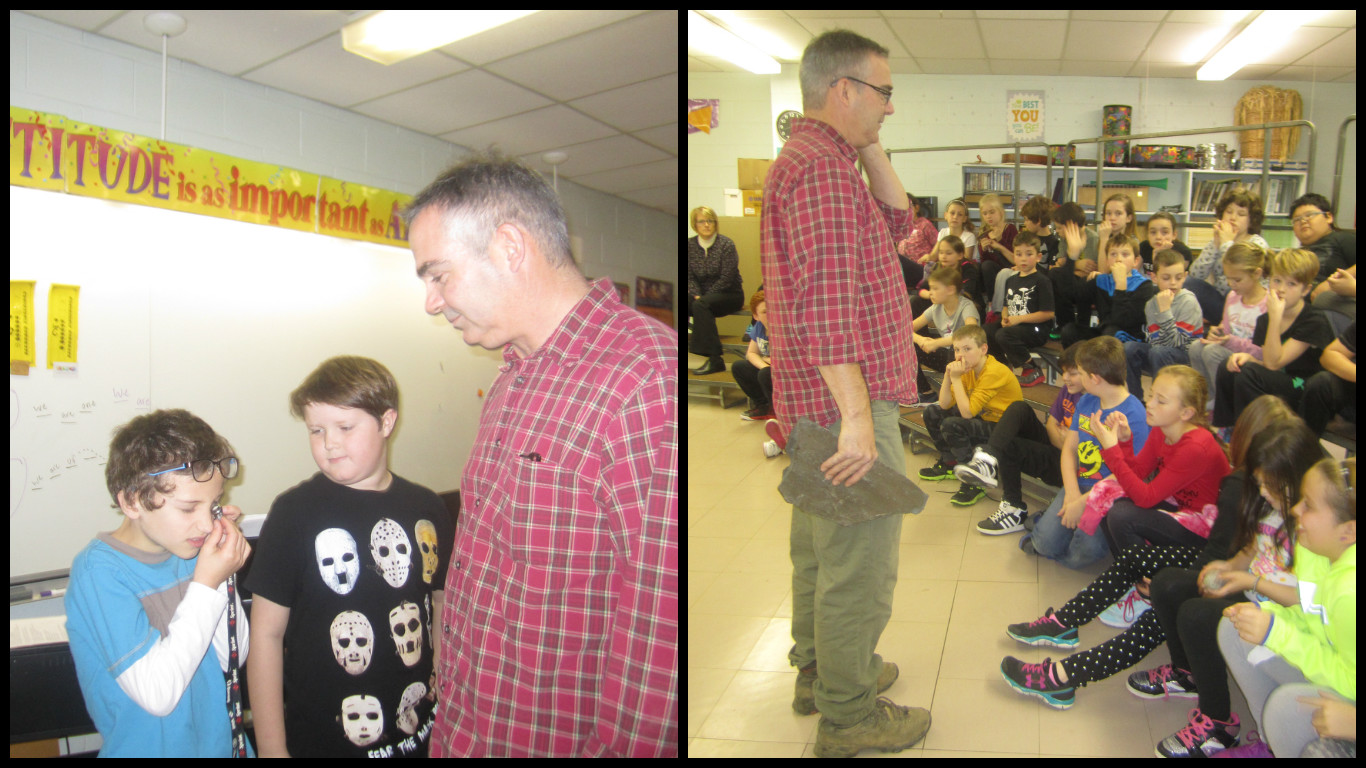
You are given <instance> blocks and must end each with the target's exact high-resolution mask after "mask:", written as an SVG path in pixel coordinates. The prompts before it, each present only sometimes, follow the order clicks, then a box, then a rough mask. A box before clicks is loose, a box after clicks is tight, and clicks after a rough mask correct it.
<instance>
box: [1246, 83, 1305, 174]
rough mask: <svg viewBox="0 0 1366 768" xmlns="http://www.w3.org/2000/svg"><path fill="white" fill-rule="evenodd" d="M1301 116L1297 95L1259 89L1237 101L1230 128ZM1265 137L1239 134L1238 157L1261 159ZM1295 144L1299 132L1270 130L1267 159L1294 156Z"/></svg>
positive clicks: (1264, 87) (1259, 133)
mask: <svg viewBox="0 0 1366 768" xmlns="http://www.w3.org/2000/svg"><path fill="white" fill-rule="evenodd" d="M1303 113H1304V103H1303V102H1302V101H1301V100H1300V92H1299V91H1294V90H1290V89H1282V88H1277V87H1275V86H1273V85H1259V86H1257V87H1256V88H1253V89H1252V90H1250V91H1248V92H1247V93H1245V94H1243V97H1242V98H1241V99H1238V106H1237V108H1236V109H1235V110H1234V125H1256V124H1257V123H1279V122H1284V121H1287V120H1299V119H1300V117H1301V116H1302V115H1303ZM1265 137H1266V132H1265V131H1243V132H1242V133H1241V134H1239V143H1240V145H1241V147H1240V148H1241V151H1240V153H1239V157H1245V158H1261V157H1265V155H1264V154H1263V152H1264V148H1263V146H1262V145H1263V144H1265V143H1266V142H1265ZM1299 143H1300V129H1299V128H1273V129H1271V159H1272V160H1286V159H1288V158H1289V157H1290V156H1291V155H1293V154H1295V147H1296V146H1297V145H1298V144H1299Z"/></svg>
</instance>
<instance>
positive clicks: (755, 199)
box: [740, 189, 764, 216]
mask: <svg viewBox="0 0 1366 768" xmlns="http://www.w3.org/2000/svg"><path fill="white" fill-rule="evenodd" d="M740 198H741V209H742V210H743V211H744V215H746V216H760V215H762V214H763V210H764V191H763V190H762V189H742V190H740Z"/></svg>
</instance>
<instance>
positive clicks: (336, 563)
mask: <svg viewBox="0 0 1366 768" xmlns="http://www.w3.org/2000/svg"><path fill="white" fill-rule="evenodd" d="M313 551H314V553H315V555H316V556H317V558H318V570H319V571H320V572H321V573H322V576H323V581H325V582H327V586H329V587H331V588H332V591H333V592H336V593H337V594H339V595H346V594H350V593H351V590H353V589H355V588H356V579H357V578H359V577H360V553H359V551H358V550H357V549H356V540H355V539H353V538H351V534H349V533H347V532H346V531H345V530H344V529H342V528H328V529H327V530H325V531H323V532H322V533H320V534H318V536H317V538H315V539H314V540H313Z"/></svg>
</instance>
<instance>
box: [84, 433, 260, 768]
mask: <svg viewBox="0 0 1366 768" xmlns="http://www.w3.org/2000/svg"><path fill="white" fill-rule="evenodd" d="M236 474H237V459H236V457H234V456H233V455H232V447H231V446H229V445H228V442H227V441H226V440H224V439H223V438H222V437H220V436H219V435H218V434H217V433H215V432H214V431H213V428H212V427H210V426H209V425H208V424H206V423H204V421H203V420H202V419H200V418H198V417H197V416H195V415H193V414H191V413H190V412H188V411H183V410H173V411H155V412H153V413H149V414H146V415H143V416H139V417H137V418H136V419H133V420H132V421H130V422H128V423H127V424H125V425H123V426H122V427H120V428H119V429H118V431H117V432H115V434H114V440H113V442H112V443H110V446H109V462H108V464H107V465H106V466H105V482H106V485H107V486H108V488H109V495H110V497H112V498H113V500H114V503H115V505H117V506H118V508H119V510H120V512H122V514H123V516H124V520H123V524H122V525H120V526H119V528H118V529H117V530H115V531H112V532H109V533H101V534H99V535H97V536H96V537H95V540H94V541H92V542H90V544H89V546H87V547H86V548H85V549H83V550H81V553H80V554H78V555H76V559H75V561H74V562H73V563H72V564H71V583H70V586H69V587H68V589H67V593H66V615H67V621H66V631H67V635H68V637H69V638H70V644H71V655H72V657H74V659H75V661H76V676H77V678H78V679H79V680H80V684H81V693H82V694H83V695H84V696H85V706H86V709H87V710H88V711H89V712H90V718H91V719H92V720H94V721H95V727H96V728H97V729H99V732H100V736H101V737H102V738H103V740H104V744H103V746H102V748H101V749H100V757H229V756H230V755H232V754H233V751H234V747H233V728H232V725H231V722H230V720H229V717H228V704H227V702H228V689H227V681H226V679H225V676H224V674H225V671H226V670H227V669H228V665H229V659H230V658H231V656H232V653H231V651H230V646H229V642H228V615H229V612H228V593H227V589H226V587H225V582H226V581H227V578H228V577H229V576H231V575H232V574H233V573H235V572H236V571H237V569H239V568H241V567H242V565H243V564H244V563H246V560H247V555H248V554H250V552H251V547H250V546H249V545H248V544H247V541H246V539H245V538H244V537H243V535H242V532H241V531H240V530H238V528H237V525H236V522H235V521H236V519H237V518H238V517H239V516H240V515H241V510H239V509H237V508H236V507H226V508H224V510H223V518H222V519H216V518H215V517H214V515H213V509H214V507H215V506H216V505H217V504H218V503H219V502H220V500H221V498H222V496H223V483H224V480H225V479H226V478H231V477H233V476H235V475H236ZM235 603H236V616H237V631H236V636H237V643H236V644H237V649H236V650H237V653H238V656H239V658H238V667H239V668H241V667H244V666H245V664H246V659H247V616H246V613H245V612H244V611H243V610H242V605H241V601H240V599H239V600H236V601H235ZM242 672H243V673H245V670H242ZM240 743H241V744H242V745H243V748H244V750H245V752H246V755H247V756H249V757H254V756H255V752H254V751H253V750H252V748H251V744H250V743H248V742H246V740H245V739H243V740H242V741H241V742H240Z"/></svg>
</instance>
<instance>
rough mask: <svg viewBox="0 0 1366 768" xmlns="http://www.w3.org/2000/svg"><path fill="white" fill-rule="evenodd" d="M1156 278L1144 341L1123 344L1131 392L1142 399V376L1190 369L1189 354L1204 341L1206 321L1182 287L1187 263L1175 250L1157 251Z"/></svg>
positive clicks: (1146, 310) (1145, 307)
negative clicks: (1171, 368)
mask: <svg viewBox="0 0 1366 768" xmlns="http://www.w3.org/2000/svg"><path fill="white" fill-rule="evenodd" d="M1153 270H1154V274H1153V278H1154V280H1156V281H1157V293H1155V294H1153V297H1152V298H1151V299H1148V303H1147V304H1145V305H1143V315H1144V323H1143V334H1144V336H1145V340H1144V341H1126V342H1124V360H1125V363H1126V364H1127V366H1128V369H1129V375H1128V385H1129V391H1130V392H1132V393H1133V395H1134V397H1137V398H1138V399H1139V400H1142V399H1143V385H1142V383H1141V379H1140V378H1139V377H1141V376H1142V375H1143V374H1145V373H1146V374H1148V375H1150V376H1156V375H1157V372H1158V371H1160V370H1162V369H1163V368H1164V367H1166V366H1168V365H1190V355H1189V354H1187V352H1186V350H1187V349H1189V348H1190V345H1191V343H1192V342H1194V341H1195V340H1196V339H1200V338H1204V335H1205V320H1204V317H1203V316H1202V315H1201V314H1200V302H1199V301H1198V300H1197V299H1196V297H1195V294H1194V293H1192V292H1191V291H1189V290H1186V289H1185V288H1182V287H1181V286H1182V284H1183V283H1185V281H1186V259H1185V257H1183V256H1182V255H1181V254H1180V253H1178V252H1177V251H1174V250H1170V249H1168V250H1164V251H1158V252H1157V254H1156V255H1155V256H1153Z"/></svg>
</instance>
